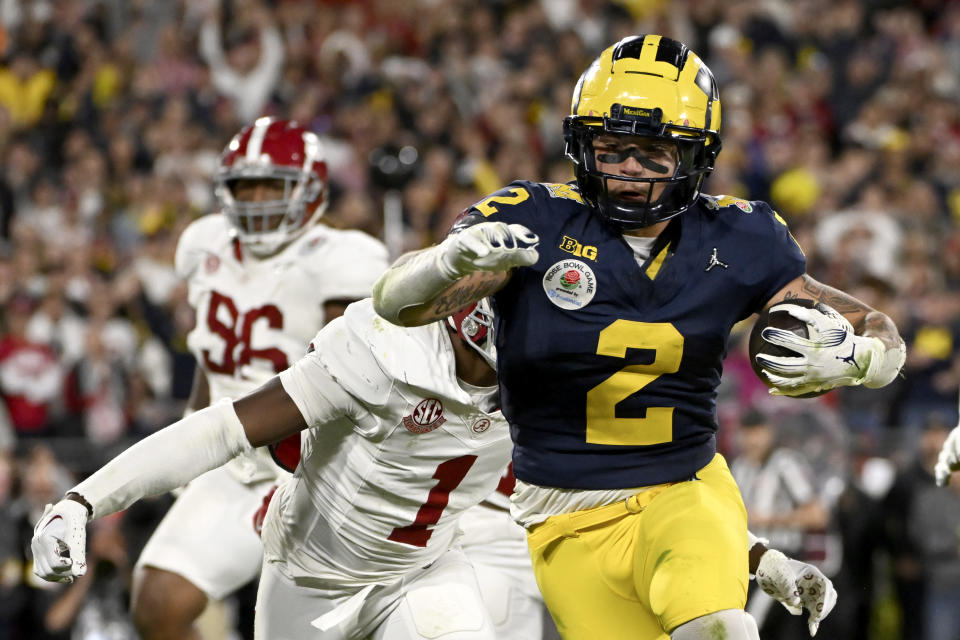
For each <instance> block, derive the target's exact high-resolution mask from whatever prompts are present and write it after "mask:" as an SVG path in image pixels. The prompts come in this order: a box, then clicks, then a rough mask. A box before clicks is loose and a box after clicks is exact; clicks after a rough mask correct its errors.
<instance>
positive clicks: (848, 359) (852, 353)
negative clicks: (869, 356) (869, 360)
mask: <svg viewBox="0 0 960 640" xmlns="http://www.w3.org/2000/svg"><path fill="white" fill-rule="evenodd" d="M856 353H857V345H856V343H854V344H853V346H852V348H851V349H850V355H848V356H845V357H840V356H834V357H835V358H836V359H837V360H839V361H840V362H845V363H847V364H852V365H853V366H854V367H856V369H857V371H860V365H858V364H857V361H856V360H854V359H853V357H854V356H855V355H856Z"/></svg>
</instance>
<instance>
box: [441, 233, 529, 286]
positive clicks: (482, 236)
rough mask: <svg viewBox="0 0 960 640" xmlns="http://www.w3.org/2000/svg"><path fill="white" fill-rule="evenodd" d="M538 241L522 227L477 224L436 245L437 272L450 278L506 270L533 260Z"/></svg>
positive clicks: (522, 265)
mask: <svg viewBox="0 0 960 640" xmlns="http://www.w3.org/2000/svg"><path fill="white" fill-rule="evenodd" d="M539 242H540V238H539V237H537V234H535V233H533V232H532V231H530V229H527V228H526V227H525V226H523V225H522V224H509V225H508V224H506V223H504V222H481V223H480V224H475V225H473V226H472V227H467V228H466V229H464V230H463V231H461V232H460V233H454V234H452V235H449V236H447V238H446V239H445V240H444V241H443V242H441V243H440V248H441V254H440V260H439V264H440V269H441V270H442V271H443V272H444V275H445V276H447V277H448V278H451V279H456V278H460V277H462V276H465V275H467V274H468V273H473V272H474V271H507V270H509V269H512V268H513V267H528V266H530V265H532V264H533V263H535V262H536V261H537V258H538V257H539V254H538V253H537V243H539Z"/></svg>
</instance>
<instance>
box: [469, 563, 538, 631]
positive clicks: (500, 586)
mask: <svg viewBox="0 0 960 640" xmlns="http://www.w3.org/2000/svg"><path fill="white" fill-rule="evenodd" d="M474 568H475V569H476V572H477V583H478V584H479V585H480V592H481V595H482V597H483V604H484V607H486V609H487V613H488V614H490V619H491V621H492V622H493V625H494V629H495V631H496V636H497V640H528V639H530V638H533V639H534V640H536V639H538V638H540V636H541V635H542V634H543V607H544V605H543V598H542V597H541V596H540V593H539V592H537V593H536V595H532V594H530V593H529V592H528V591H527V590H526V589H524V588H523V587H522V586H521V585H520V584H519V583H518V581H517V580H516V578H515V577H514V576H512V575H510V574H509V573H507V572H504V571H503V570H502V569H500V568H494V567H491V566H488V565H483V564H479V563H477V562H476V561H474ZM527 572H528V573H529V579H530V580H531V581H532V580H533V571H532V570H531V569H530V568H529V566H528V567H527Z"/></svg>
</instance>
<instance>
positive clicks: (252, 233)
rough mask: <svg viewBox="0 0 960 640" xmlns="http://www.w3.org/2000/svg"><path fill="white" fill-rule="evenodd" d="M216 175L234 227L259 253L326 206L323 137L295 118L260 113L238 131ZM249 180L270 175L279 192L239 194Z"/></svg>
mask: <svg viewBox="0 0 960 640" xmlns="http://www.w3.org/2000/svg"><path fill="white" fill-rule="evenodd" d="M214 180H215V183H216V188H215V193H216V196H217V198H218V199H219V201H220V205H221V207H222V209H223V213H224V215H226V216H227V218H228V220H229V221H230V225H231V227H232V230H233V233H234V234H235V236H236V238H237V239H238V240H239V241H240V242H241V243H243V245H244V246H245V247H247V248H248V249H249V250H250V252H251V253H252V254H254V255H256V256H258V257H267V256H270V255H273V254H275V253H277V252H278V251H280V250H281V249H283V248H284V247H285V246H286V245H288V244H289V243H290V242H292V241H293V240H294V239H296V238H297V237H298V236H300V235H301V234H303V233H304V232H305V231H306V230H307V229H308V228H309V226H310V225H311V224H312V223H314V222H316V221H317V220H319V219H320V218H321V217H322V216H323V213H324V210H325V209H326V202H327V201H326V197H325V193H324V192H325V187H326V185H325V180H326V163H325V162H324V161H323V148H322V145H321V143H320V140H319V138H318V137H317V136H316V135H315V134H313V133H311V132H309V131H306V130H304V129H302V128H301V127H299V125H297V124H296V123H293V122H290V121H283V120H280V121H278V120H274V119H272V118H260V119H258V120H257V121H256V122H255V123H253V125H251V126H249V127H246V128H245V129H244V130H243V131H241V132H240V133H239V134H237V135H236V136H234V138H233V140H231V141H230V144H229V145H227V148H226V149H225V150H224V153H223V155H222V156H221V163H220V167H219V169H218V171H217V174H216V176H215V177H214ZM246 181H261V182H263V181H265V182H267V183H268V185H269V186H270V187H272V188H271V189H270V191H271V192H273V193H276V194H278V195H277V197H276V198H275V199H272V200H259V201H254V200H248V199H246V198H239V197H237V195H238V194H237V191H238V186H240V185H241V184H242V183H244V182H246ZM280 193H282V195H279V194H280Z"/></svg>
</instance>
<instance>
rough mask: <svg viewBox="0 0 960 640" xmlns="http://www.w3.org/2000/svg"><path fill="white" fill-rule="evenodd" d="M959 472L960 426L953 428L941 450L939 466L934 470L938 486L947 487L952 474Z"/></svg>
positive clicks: (938, 457) (938, 458) (938, 460)
mask: <svg viewBox="0 0 960 640" xmlns="http://www.w3.org/2000/svg"><path fill="white" fill-rule="evenodd" d="M957 470H960V425H957V426H956V427H954V428H953V431H951V432H950V435H948V436H947V440H946V441H945V442H944V443H943V447H941V448H940V455H938V456H937V465H936V466H935V467H934V468H933V474H934V475H935V476H936V478H937V486H938V487H945V486H947V484H949V482H950V474H951V473H953V472H954V471H957Z"/></svg>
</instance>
